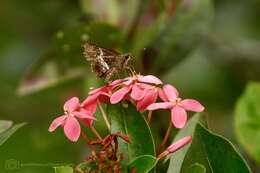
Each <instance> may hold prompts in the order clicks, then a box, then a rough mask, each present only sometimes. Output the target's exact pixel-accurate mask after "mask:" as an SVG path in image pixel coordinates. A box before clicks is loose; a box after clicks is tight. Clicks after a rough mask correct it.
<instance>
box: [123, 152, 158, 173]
mask: <svg viewBox="0 0 260 173" xmlns="http://www.w3.org/2000/svg"><path fill="white" fill-rule="evenodd" d="M156 163H157V160H156V157H154V156H151V155H143V156H139V157H137V158H135V159H134V160H133V161H132V162H131V163H129V164H128V172H130V171H131V170H132V169H135V170H136V172H135V173H147V172H149V171H150V170H152V169H153V168H154V166H155V165H156Z"/></svg>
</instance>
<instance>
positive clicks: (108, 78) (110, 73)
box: [105, 67, 117, 82]
mask: <svg viewBox="0 0 260 173" xmlns="http://www.w3.org/2000/svg"><path fill="white" fill-rule="evenodd" d="M116 72H117V69H116V68H115V67H113V68H110V69H109V70H108V71H107V72H106V78H105V81H106V82H111V78H112V76H113V75H114V74H115V73H116Z"/></svg>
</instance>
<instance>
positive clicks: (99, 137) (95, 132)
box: [89, 125, 102, 140]
mask: <svg viewBox="0 0 260 173" xmlns="http://www.w3.org/2000/svg"><path fill="white" fill-rule="evenodd" d="M89 128H90V130H91V131H92V132H93V133H94V135H95V136H96V137H97V138H98V139H99V140H102V137H101V136H100V134H99V133H98V132H97V130H96V129H95V127H94V126H92V125H91V126H90V127H89Z"/></svg>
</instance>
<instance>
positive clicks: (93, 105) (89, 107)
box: [82, 100, 98, 115]
mask: <svg viewBox="0 0 260 173" xmlns="http://www.w3.org/2000/svg"><path fill="white" fill-rule="evenodd" d="M97 104H98V101H97V100H96V102H92V103H89V104H87V105H84V106H82V107H83V108H84V109H85V110H87V111H88V112H90V113H91V115H93V114H94V113H95V112H96V110H97Z"/></svg>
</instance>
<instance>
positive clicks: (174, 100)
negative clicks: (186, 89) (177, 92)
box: [170, 98, 182, 106]
mask: <svg viewBox="0 0 260 173" xmlns="http://www.w3.org/2000/svg"><path fill="white" fill-rule="evenodd" d="M181 100H182V99H181V98H177V99H171V100H170V102H172V104H173V105H174V106H176V105H180V106H181Z"/></svg>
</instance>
